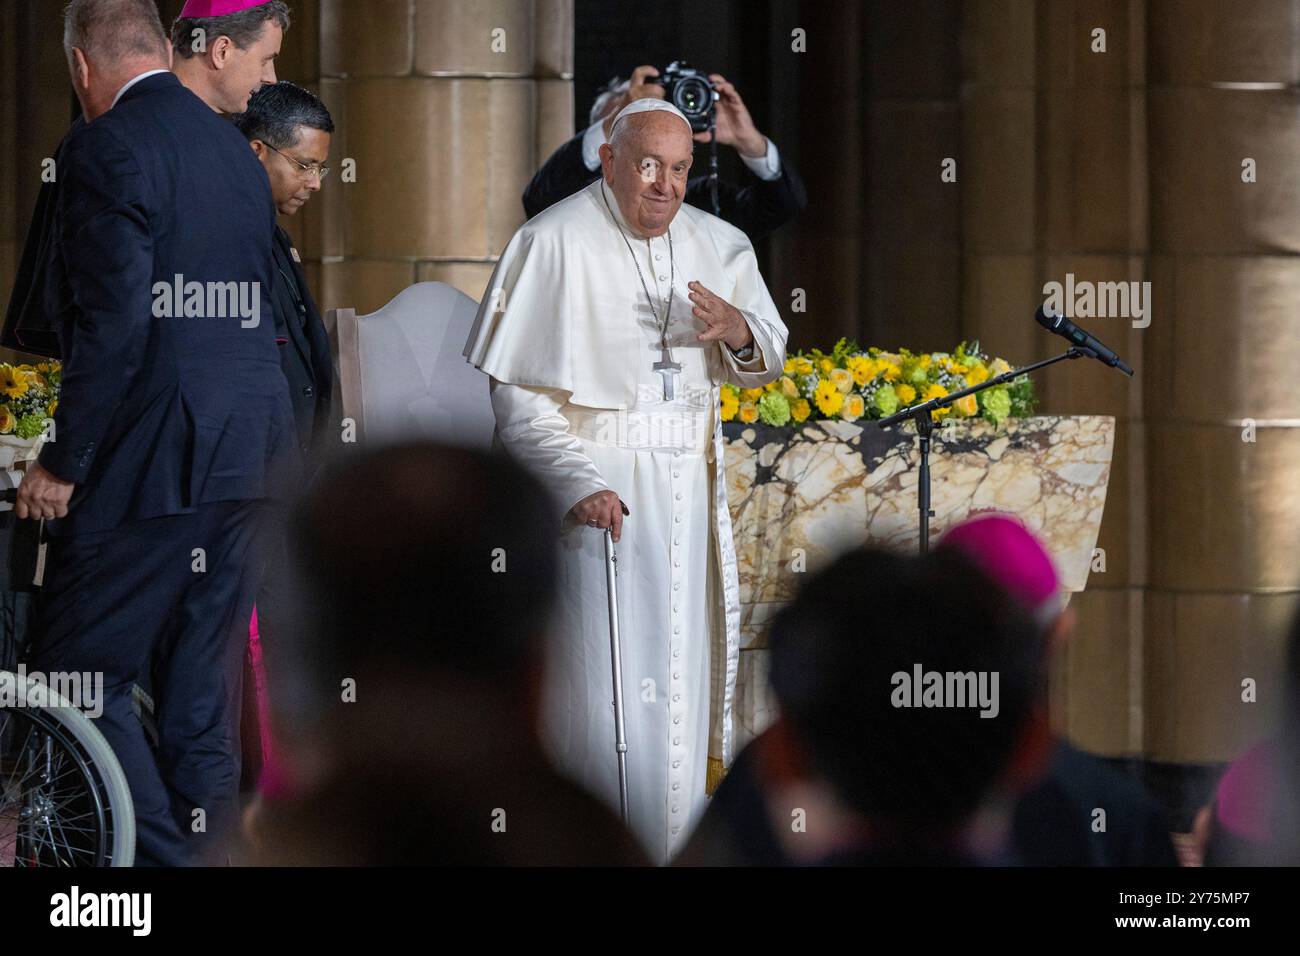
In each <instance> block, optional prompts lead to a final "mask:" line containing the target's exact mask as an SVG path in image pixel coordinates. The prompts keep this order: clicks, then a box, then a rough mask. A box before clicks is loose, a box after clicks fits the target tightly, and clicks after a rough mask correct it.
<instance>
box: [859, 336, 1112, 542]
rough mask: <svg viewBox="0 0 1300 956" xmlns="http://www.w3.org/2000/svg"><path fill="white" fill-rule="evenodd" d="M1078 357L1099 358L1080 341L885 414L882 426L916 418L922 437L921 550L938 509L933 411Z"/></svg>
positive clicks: (918, 494) (919, 486)
mask: <svg viewBox="0 0 1300 956" xmlns="http://www.w3.org/2000/svg"><path fill="white" fill-rule="evenodd" d="M1077 358H1094V359H1095V358H1097V353H1096V352H1094V351H1093V350H1092V349H1090V348H1085V347H1083V346H1080V345H1075V346H1071V347H1070V348H1069V349H1068V350H1066V351H1064V352H1062V353H1061V354H1060V355H1055V356H1053V357H1052V358H1049V359H1043V360H1042V361H1041V362H1034V363H1033V364H1032V365H1026V366H1024V367H1023V368H1013V369H1011V370H1010V371H1006V372H1003V373H1002V374H1001V375H998V376H995V377H994V378H991V379H989V380H988V381H985V382H980V383H979V384H978V385H971V386H970V387H968V388H963V389H962V390H961V391H959V392H953V393H952V394H951V395H944V396H943V397H942V398H932V399H930V400H929V401H928V402H922V403H921V404H920V405H914V406H912V407H911V408H908V409H905V410H904V411H901V412H898V413H896V414H894V415H890V416H889V417H888V418H882V419H881V420H880V421H878V422H876V424H877V425H878V426H879V427H880V428H892V427H893V426H895V425H898V424H900V423H901V422H904V421H907V420H908V419H909V418H910V419H911V420H912V421H914V422H916V433H917V435H919V436H920V438H921V467H920V471H919V472H918V473H917V479H916V498H917V507H918V510H919V511H920V518H921V522H920V525H921V536H920V545H921V554H926V553H928V552H929V550H930V519H931V518H933V517H934V512H933V511H931V510H930V438H931V436H932V435H933V434H934V418H932V417H931V415H932V413H933V412H935V411H937V410H938V409H940V408H947V407H948V406H949V405H951V404H952V403H953V402H955V401H957V400H958V399H961V398H965V397H966V396H967V395H974V394H975V393H976V392H982V391H984V389H986V388H992V387H993V386H995V385H1001V384H1003V383H1005V382H1010V381H1011V380H1012V379H1016V378H1019V377H1020V376H1021V375H1028V374H1029V373H1030V372H1036V371H1038V370H1039V369H1040V368H1046V367H1047V366H1048V365H1054V364H1056V363H1057V362H1060V361H1062V360H1064V359H1077Z"/></svg>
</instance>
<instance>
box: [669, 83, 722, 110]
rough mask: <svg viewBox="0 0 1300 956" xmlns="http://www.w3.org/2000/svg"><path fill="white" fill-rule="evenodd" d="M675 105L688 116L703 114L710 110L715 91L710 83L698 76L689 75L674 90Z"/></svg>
mask: <svg viewBox="0 0 1300 956" xmlns="http://www.w3.org/2000/svg"><path fill="white" fill-rule="evenodd" d="M673 92H674V96H673V99H674V100H675V101H676V102H675V103H674V104H673V105H674V106H676V107H677V108H678V109H679V110H681V111H682V112H683V113H685V114H686V115H687V116H688V117H696V116H702V115H703V114H705V113H707V112H708V108H709V105H710V104H711V103H712V102H713V91H712V90H710V89H709V85H708V84H707V83H705V82H704V81H703V80H701V79H698V78H697V77H688V78H687V79H684V80H682V81H681V82H680V83H679V84H677V88H676V89H675V90H674V91H673Z"/></svg>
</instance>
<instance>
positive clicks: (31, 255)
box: [0, 116, 85, 358]
mask: <svg viewBox="0 0 1300 956" xmlns="http://www.w3.org/2000/svg"><path fill="white" fill-rule="evenodd" d="M83 126H85V122H84V121H83V120H82V118H81V117H80V116H78V117H77V119H76V121H75V122H74V123H73V124H72V129H70V130H69V131H68V134H67V135H66V136H65V137H64V138H63V142H64V143H66V142H67V141H68V139H69V138H71V137H72V135H73V134H74V133H76V132H77V131H78V130H79V129H81V128H82V127H83ZM54 157H55V158H54V172H55V181H54V182H43V183H41V190H40V192H39V193H38V194H37V197H36V209H35V210H34V211H33V212H32V222H31V225H30V226H29V227H28V230H27V241H26V242H25V243H24V244H23V257H22V260H21V261H20V263H19V265H18V275H17V276H16V277H15V278H14V285H13V291H12V292H11V293H10V296H9V308H8V310H7V311H6V312H5V324H4V331H3V332H0V345H3V346H5V347H6V348H11V349H16V350H17V351H19V352H34V353H35V354H37V355H44V356H47V357H49V358H58V356H59V332H58V324H57V320H56V318H55V317H53V316H51V315H49V314H48V313H47V312H46V310H45V283H46V281H47V277H48V273H49V269H48V264H49V257H50V253H51V248H52V244H51V239H52V232H53V228H54V205H55V202H56V200H57V199H58V176H59V173H60V171H61V170H60V164H61V163H62V160H63V144H62V143H60V144H59V149H58V151H57V152H56V153H55V154H54Z"/></svg>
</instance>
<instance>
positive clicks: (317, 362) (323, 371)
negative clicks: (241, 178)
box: [233, 82, 338, 474]
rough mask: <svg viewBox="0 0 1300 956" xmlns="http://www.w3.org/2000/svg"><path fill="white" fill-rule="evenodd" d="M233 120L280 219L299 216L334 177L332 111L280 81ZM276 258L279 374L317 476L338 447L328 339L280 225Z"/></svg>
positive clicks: (273, 300)
mask: <svg viewBox="0 0 1300 956" xmlns="http://www.w3.org/2000/svg"><path fill="white" fill-rule="evenodd" d="M233 120H234V123H235V126H236V127H237V128H238V129H239V131H240V132H241V133H243V134H244V138H245V139H247V140H248V142H249V145H250V146H252V147H253V152H254V153H256V154H257V158H258V159H259V160H261V162H262V167H263V168H264V169H265V170H266V175H267V177H268V178H269V179H270V180H271V197H272V199H273V200H274V202H275V208H276V209H277V210H278V211H279V213H280V215H282V216H292V215H295V214H296V213H297V212H298V210H299V209H301V208H302V207H303V206H305V205H306V204H307V202H308V200H310V199H311V197H312V194H313V193H316V192H319V191H320V188H321V184H322V182H323V181H324V179H325V177H326V175H328V173H329V167H328V166H326V165H325V163H326V161H327V160H328V159H329V151H330V134H331V133H333V132H334V121H333V119H331V118H330V114H329V110H327V109H326V108H325V104H324V103H322V102H321V101H320V99H319V97H317V96H316V95H315V94H314V93H312V92H311V91H310V90H305V89H303V88H302V87H300V86H295V85H294V84H293V83H287V82H280V83H275V84H272V85H270V86H264V87H262V89H261V90H259V91H258V92H257V93H256V94H254V95H253V97H252V99H250V100H249V101H248V110H247V111H246V112H244V113H240V114H238V115H236V116H235V117H233ZM272 251H273V253H274V257H275V269H274V272H273V273H272V278H273V279H274V280H275V288H274V289H273V290H272V294H271V305H272V308H273V311H274V312H275V330H276V340H277V342H278V343H279V345H280V367H281V368H282V369H283V370H284V377H285V378H286V379H288V380H289V398H290V399H291V401H292V402H293V413H294V419H295V422H296V424H297V426H298V447H299V448H300V449H301V451H302V453H303V459H304V463H305V464H306V466H307V472H308V474H312V473H314V472H315V470H316V468H317V467H318V466H319V463H320V459H321V457H322V456H323V454H324V452H325V450H326V449H327V448H328V447H329V443H330V442H331V441H337V440H338V437H337V429H336V428H335V427H334V421H333V418H332V414H333V413H332V411H331V395H332V392H333V370H332V368H331V365H330V342H329V336H328V334H327V333H326V331H325V323H324V322H322V321H321V316H320V312H319V311H318V310H317V308H316V303H315V302H314V301H313V299H312V295H311V291H310V290H309V289H308V288H307V280H306V277H305V276H304V275H303V271H302V257H301V256H299V254H298V250H297V249H296V248H294V245H293V240H292V239H291V238H290V236H289V233H288V232H286V231H285V230H284V228H283V227H282V226H279V225H277V226H276V229H275V241H274V243H273V244H272Z"/></svg>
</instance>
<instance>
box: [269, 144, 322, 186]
mask: <svg viewBox="0 0 1300 956" xmlns="http://www.w3.org/2000/svg"><path fill="white" fill-rule="evenodd" d="M262 145H263V146H265V147H266V148H267V149H269V150H271V151H272V152H274V153H280V155H281V156H283V157H284V158H285V159H287V160H288V161H289V162H291V163H293V164H294V165H295V166H297V167H298V168H299V169H301V170H302V171H303V173H304V174H305V175H307V176H312V175H314V176H315V177H316V178H317V179H324V178H325V177H326V176H328V175H329V174H330V168H329V167H328V166H321V165H320V164H318V163H310V164H309V163H300V162H298V160H296V159H294V158H293V157H292V156H290V155H289V154H288V153H281V152H280V150H278V149H276V148H275V147H274V146H272V145H271V144H270V143H268V142H267V141H266V140H262Z"/></svg>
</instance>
